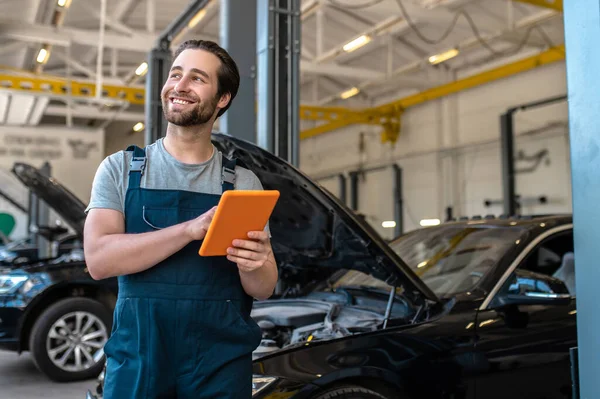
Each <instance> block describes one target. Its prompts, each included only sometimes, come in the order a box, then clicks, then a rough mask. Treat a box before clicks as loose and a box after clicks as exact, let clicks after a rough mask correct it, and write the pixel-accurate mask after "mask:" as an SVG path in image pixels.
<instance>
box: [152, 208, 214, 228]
mask: <svg viewBox="0 0 600 399" xmlns="http://www.w3.org/2000/svg"><path fill="white" fill-rule="evenodd" d="M209 209H210V208H209ZM207 210H208V209H204V208H197V209H195V208H163V207H151V206H144V207H142V218H143V219H144V222H145V223H146V224H147V225H148V226H150V227H152V228H153V229H155V230H161V229H165V228H167V227H171V226H174V225H176V224H179V223H183V222H187V221H189V220H192V219H195V218H197V217H198V216H200V215H202V214H203V213H204V212H206V211H207Z"/></svg>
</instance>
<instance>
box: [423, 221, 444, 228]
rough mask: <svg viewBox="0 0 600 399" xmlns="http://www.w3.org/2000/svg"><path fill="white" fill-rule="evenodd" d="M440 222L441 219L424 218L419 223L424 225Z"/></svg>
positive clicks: (434, 224)
mask: <svg viewBox="0 0 600 399" xmlns="http://www.w3.org/2000/svg"><path fill="white" fill-rule="evenodd" d="M440 223H441V222H440V219H423V220H421V221H420V222H419V224H420V225H421V226H423V227H429V226H437V225H439V224H440Z"/></svg>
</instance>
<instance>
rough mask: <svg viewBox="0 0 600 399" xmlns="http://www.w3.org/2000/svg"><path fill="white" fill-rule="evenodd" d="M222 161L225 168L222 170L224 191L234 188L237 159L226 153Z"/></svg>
mask: <svg viewBox="0 0 600 399" xmlns="http://www.w3.org/2000/svg"><path fill="white" fill-rule="evenodd" d="M221 163H222V164H223V168H222V170H221V186H222V187H223V192H225V191H227V190H233V189H234V184H235V164H236V160H235V159H229V158H227V157H226V156H225V155H222V156H221Z"/></svg>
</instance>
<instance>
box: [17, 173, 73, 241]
mask: <svg viewBox="0 0 600 399" xmlns="http://www.w3.org/2000/svg"><path fill="white" fill-rule="evenodd" d="M12 172H13V173H14V174H15V176H16V177H17V178H18V179H19V180H20V181H21V182H22V183H23V184H24V185H25V186H27V187H28V188H29V189H30V190H31V191H32V192H33V193H34V194H35V195H36V196H37V197H38V198H40V199H41V200H43V201H44V202H46V204H48V206H49V207H51V208H52V209H54V211H55V212H56V213H58V214H59V215H60V217H61V218H62V219H63V220H64V221H65V223H67V224H69V225H70V226H71V228H73V230H74V231H75V233H76V234H77V235H78V236H80V237H83V226H84V223H85V204H84V203H83V202H82V201H81V200H80V199H79V198H78V197H77V196H76V195H75V194H73V193H72V192H71V191H69V190H68V189H67V188H66V187H65V186H63V185H62V184H60V183H59V182H58V181H56V179H54V178H52V177H48V176H45V175H43V174H42V173H40V171H39V170H38V169H37V168H35V167H33V166H31V165H28V164H25V163H19V162H17V163H15V164H14V165H13V168H12Z"/></svg>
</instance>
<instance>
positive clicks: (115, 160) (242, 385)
mask: <svg viewBox="0 0 600 399" xmlns="http://www.w3.org/2000/svg"><path fill="white" fill-rule="evenodd" d="M239 81H240V78H239V72H238V68H237V65H236V63H235V62H234V60H233V59H232V58H231V57H230V55H229V54H228V53H227V52H226V51H225V50H224V49H222V48H221V47H219V46H218V45H217V44H216V43H214V42H210V41H203V40H189V41H186V42H185V43H183V44H182V45H181V46H180V47H179V48H178V49H177V51H176V52H175V54H174V62H173V64H172V67H171V70H170V73H169V77H168V79H167V81H166V82H165V84H164V87H163V89H162V92H161V100H162V106H163V112H164V115H165V118H166V120H167V121H168V127H167V132H166V135H165V137H164V138H159V139H158V140H157V141H155V142H154V143H152V144H150V145H148V146H146V147H145V148H144V149H141V148H139V147H136V146H130V147H128V148H127V150H125V151H119V152H117V153H114V154H112V155H110V156H108V157H107V158H105V159H104V160H103V161H102V163H101V164H100V166H99V168H98V170H97V172H96V176H95V178H94V182H93V186H92V192H91V200H90V203H89V206H88V208H87V209H86V212H87V214H88V215H87V219H86V222H85V231H84V242H85V244H84V249H85V257H86V262H87V267H88V270H89V273H90V275H91V276H92V277H93V278H94V279H105V278H108V277H113V276H118V283H119V295H118V299H117V302H116V305H115V311H114V316H113V327H112V333H111V336H110V338H109V340H108V341H107V343H106V345H105V348H104V352H105V354H106V358H107V366H106V367H107V368H106V377H105V385H104V397H105V398H106V399H113V398H118V399H131V398H144V399H147V398H175V397H177V398H194V399H198V398H243V399H247V398H250V397H251V396H252V395H251V386H252V384H251V380H252V351H253V350H254V349H256V347H257V346H258V345H259V343H260V340H261V332H260V328H259V327H258V325H257V324H256V323H255V322H254V321H253V320H252V318H251V317H250V310H251V308H252V300H253V298H257V299H266V298H268V297H269V296H270V295H271V294H272V293H273V290H274V288H275V284H276V282H277V279H278V274H277V268H276V264H275V259H274V256H273V251H272V249H271V244H270V234H269V226H268V224H267V226H265V229H264V230H261V231H252V232H249V233H248V239H243V240H235V241H234V242H233V243H232V246H231V248H229V249H228V255H227V256H222V257H201V256H200V255H199V254H198V250H199V248H200V244H201V240H202V239H203V238H204V236H205V234H206V231H207V229H208V227H209V225H210V222H211V218H212V216H213V214H214V212H215V208H216V205H217V203H218V201H219V198H220V195H221V194H222V192H223V191H225V190H231V189H234V188H235V189H240V190H262V189H263V187H262V184H261V182H260V181H259V180H258V178H257V177H256V175H255V174H254V173H252V172H251V171H250V170H248V169H246V168H244V167H241V166H240V165H236V163H235V160H230V159H228V158H226V157H224V156H223V155H222V154H221V153H220V152H219V151H218V150H217V148H216V147H215V146H214V145H213V144H212V142H211V131H212V129H213V124H214V123H215V120H216V119H217V118H218V117H219V116H221V115H222V114H223V113H224V112H225V111H226V110H227V109H228V108H229V106H230V105H231V102H232V100H233V99H234V98H235V96H236V94H237V91H238V86H239ZM248 128H249V129H252V127H251V126H249V127H248ZM232 172H233V173H232Z"/></svg>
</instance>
